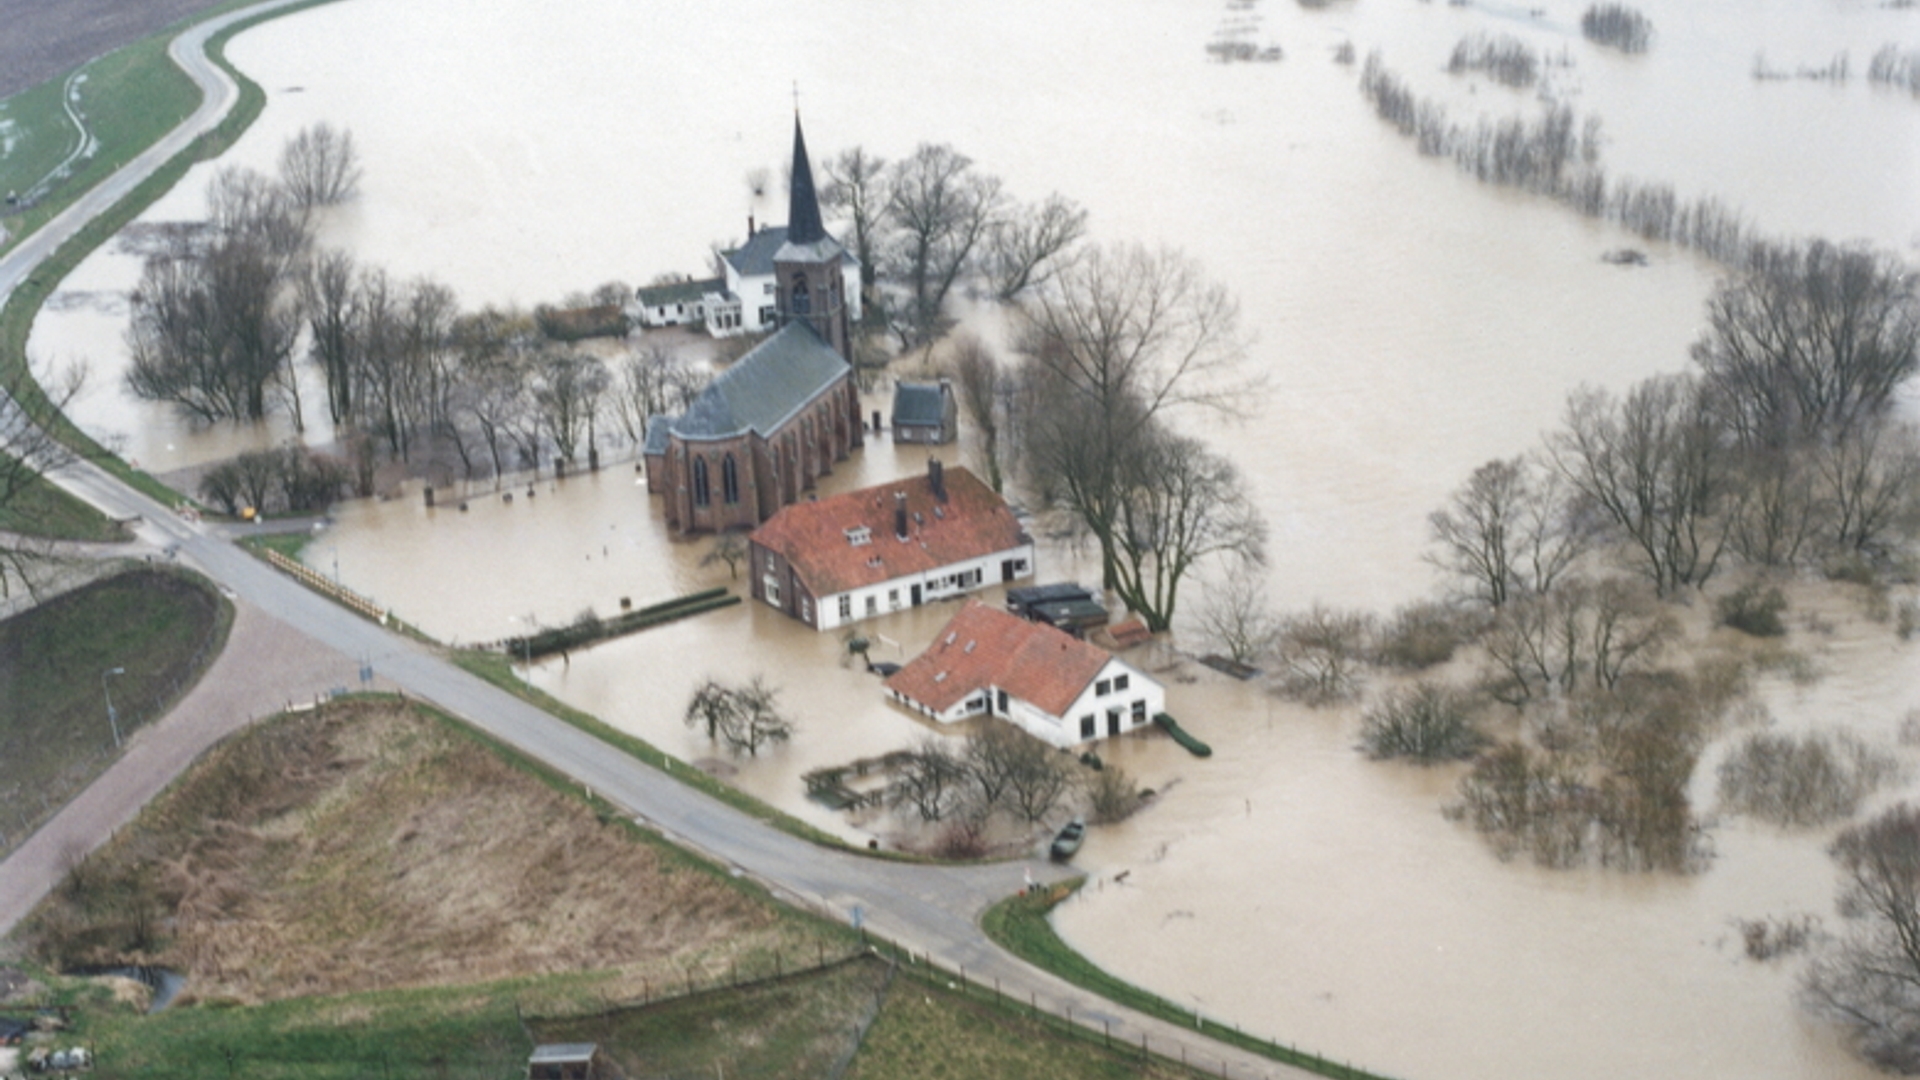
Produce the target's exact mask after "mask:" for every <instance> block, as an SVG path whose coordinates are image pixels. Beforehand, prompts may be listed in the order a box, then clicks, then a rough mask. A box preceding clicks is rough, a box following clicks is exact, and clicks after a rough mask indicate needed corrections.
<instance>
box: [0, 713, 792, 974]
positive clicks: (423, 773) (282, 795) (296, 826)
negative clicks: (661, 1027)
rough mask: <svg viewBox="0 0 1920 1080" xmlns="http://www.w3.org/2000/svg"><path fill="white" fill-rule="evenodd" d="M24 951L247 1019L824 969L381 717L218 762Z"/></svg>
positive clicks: (719, 893) (501, 764)
mask: <svg viewBox="0 0 1920 1080" xmlns="http://www.w3.org/2000/svg"><path fill="white" fill-rule="evenodd" d="M24 932H25V934H26V936H27V939H28V941H29V942H30V943H31V947H32V948H33V950H34V951H35V952H36V953H37V954H39V955H40V956H41V957H42V958H43V959H45V960H47V961H49V962H52V963H56V964H60V965H63V966H64V965H68V964H75V963H87V962H93V963H101V962H107V961H109V960H110V959H113V958H120V959H147V960H150V961H152V962H155V963H160V964H164V965H167V966H170V967H175V968H178V969H181V970H184V971H186V972H187V973H188V990H187V992H188V994H190V995H192V996H193V997H195V998H198V999H200V1000H203V1001H204V1000H220V999H229V1000H235V1001H242V1002H253V1001H264V1000H271V999H275V998H284V997H291V996H298V995H306V994H337V993H345V992H350V991H355V990H366V989H374V988H386V987H401V986H422V985H444V984H451V983H468V982H477V981H484V980H491V979H499V978H505V977H509V976H524V975H533V974H545V973H553V972H562V971H582V970H605V969H612V970H617V971H618V972H620V973H621V978H620V979H616V980H615V983H614V984H611V985H609V986H608V987H607V990H608V992H609V993H612V994H615V995H616V996H618V995H619V994H620V993H621V990H622V987H621V986H620V985H618V984H619V983H620V982H621V981H623V980H631V981H634V982H635V983H638V982H639V981H640V980H641V979H643V978H648V977H651V978H653V979H654V980H655V982H656V983H657V982H659V981H661V978H662V976H663V974H665V973H672V975H673V976H674V977H676V978H681V977H684V973H685V972H686V971H688V970H690V969H695V970H699V969H708V968H717V969H718V970H721V971H725V970H726V969H727V966H728V964H729V962H730V961H733V960H735V959H738V960H739V961H740V962H741V963H742V965H743V966H744V965H745V964H746V963H747V962H748V961H749V960H750V959H754V958H756V954H757V953H759V952H765V951H768V950H771V949H773V948H776V947H780V948H785V949H787V950H789V953H788V954H789V955H794V954H796V953H798V952H799V951H801V950H802V949H804V950H805V951H806V952H809V953H811V952H812V951H813V950H812V947H811V942H810V941H804V942H803V941H802V940H800V938H801V937H803V936H805V935H804V932H803V931H799V930H797V929H795V928H793V926H792V924H790V923H789V922H788V921H787V920H785V919H783V918H781V917H780V915H779V914H778V913H777V912H775V910H774V909H773V908H772V907H771V906H770V905H767V904H763V903H760V902H758V901H756V900H755V899H753V898H751V897H749V896H748V895H746V894H745V893H743V892H741V891H740V890H738V889H736V888H734V887H732V886H731V885H730V884H728V883H725V882H723V881H721V880H719V879H718V878H717V877H716V876H715V874H714V873H712V872H709V871H708V870H706V869H704V868H700V867H695V866H692V865H689V864H688V863H686V862H685V861H683V860H682V859H681V858H680V857H678V856H676V855H675V854H673V853H671V852H667V851H664V850H663V849H662V848H661V847H659V846H657V845H654V844H650V843H646V842H643V841H640V840H638V839H636V838H635V837H633V836H632V835H631V834H630V832H629V831H628V830H626V829H625V828H624V827H623V826H622V825H620V824H619V823H611V824H609V823H603V822H601V821H599V820H597V819H596V817H595V815H594V814H593V812H592V811H591V810H589V809H588V808H587V807H586V806H585V805H584V804H583V803H582V802H581V801H580V800H578V799H575V798H571V797H568V796H565V795H562V794H561V793H558V792H556V791H554V790H553V789H552V788H550V787H548V786H547V785H546V784H544V783H542V782H541V781H539V780H538V779H536V778H534V777H533V776H531V775H529V774H528V773H526V772H523V771H521V770H519V769H516V768H514V767H513V766H511V765H509V764H507V763H506V762H505V761H504V760H503V759H502V758H500V757H499V756H498V755H496V754H495V753H493V752H492V751H490V750H488V749H487V748H485V747H484V746H482V745H480V744H478V743H476V742H474V741H472V740H470V739H468V738H466V737H464V736H463V735H461V734H459V733H457V732H455V731H453V730H452V729H450V728H449V727H447V726H446V725H445V724H443V723H442V722H440V721H438V720H436V719H434V718H432V717H430V716H426V715H423V714H421V713H418V712H415V711H413V710H412V709H411V708H408V707H406V706H403V705H400V704H397V703H391V702H358V703H352V704H343V705H334V706H329V707H327V708H324V709H321V710H317V711H315V712H310V713H305V714H299V715H295V716H292V717H288V718H284V719H282V720H279V721H276V722H271V723H268V724H265V725H262V726H261V727H259V728H256V729H254V730H252V731H250V732H248V733H246V734H245V735H243V736H241V737H240V738H237V739H235V740H233V741H231V742H229V743H226V744H223V745H222V746H221V747H219V748H217V749H216V750H215V751H214V752H212V753H211V754H209V755H208V757H207V759H206V760H205V761H203V762H202V763H201V764H200V765H198V766H196V767H195V768H194V769H193V770H192V771H191V772H190V773H189V774H188V775H187V776H186V777H185V778H184V779H183V780H182V781H181V782H180V783H179V784H178V785H176V787H175V788H174V789H173V790H171V791H170V792H168V793H167V794H166V795H165V796H163V797H162V798H161V799H160V800H159V801H158V802H157V803H155V804H154V805H153V806H152V807H150V808H149V810H148V812H147V813H146V814H144V815H143V816H142V817H141V819H140V820H139V821H138V822H137V823H136V825H135V826H134V827H133V828H131V829H129V830H123V831H122V833H121V834H120V836H119V838H118V839H116V840H115V841H114V842H113V843H111V844H110V845H109V846H108V847H107V848H105V849H103V850H102V851H100V852H98V853H96V854H95V855H94V856H93V857H92V858H91V859H89V860H88V862H87V863H86V864H85V865H83V866H82V867H81V868H80V869H79V871H78V873H77V874H75V875H73V876H70V877H69V879H68V881H67V882H66V883H65V884H64V885H63V886H62V887H61V888H60V889H59V890H57V891H56V892H55V894H54V896H53V897H51V898H50V899H49V901H48V903H47V904H46V905H43V906H42V908H41V909H40V910H39V911H38V912H36V913H35V915H34V916H33V917H32V919H30V920H29V923H28V925H27V926H26V927H25V928H24ZM636 990H637V988H636ZM636 996H637V994H636Z"/></svg>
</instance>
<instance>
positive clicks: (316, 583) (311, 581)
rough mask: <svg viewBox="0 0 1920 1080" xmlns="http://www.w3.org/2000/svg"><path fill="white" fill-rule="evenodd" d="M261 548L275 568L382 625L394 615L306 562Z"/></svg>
mask: <svg viewBox="0 0 1920 1080" xmlns="http://www.w3.org/2000/svg"><path fill="white" fill-rule="evenodd" d="M261 550H262V551H263V552H265V554H266V556H267V561H268V562H269V563H272V564H273V565H274V567H275V568H277V569H279V570H282V571H285V572H286V573H288V574H291V575H292V576H293V578H294V580H296V581H298V582H299V583H300V584H302V585H305V586H306V587H307V588H309V589H312V590H313V591H315V592H317V593H320V594H321V595H323V596H328V597H331V598H332V599H334V600H337V601H339V602H340V603H342V604H345V605H346V606H347V607H350V608H352V609H353V610H355V611H357V612H359V613H360V614H362V615H365V616H366V617H367V618H369V619H372V620H373V621H374V622H377V623H379V624H380V625H381V626H385V625H387V620H388V619H389V618H390V617H391V616H392V612H389V611H388V610H386V609H385V608H383V607H381V606H380V605H379V604H376V603H374V602H373V599H372V598H371V597H366V596H362V595H360V594H359V593H357V592H354V591H353V590H352V589H349V588H347V587H346V586H344V585H341V584H340V583H339V582H337V581H334V580H332V579H331V578H328V577H326V576H325V575H323V574H320V573H318V572H317V571H315V570H314V569H313V568H312V567H310V566H308V565H306V564H305V563H301V562H296V561H294V560H293V559H289V558H287V557H286V556H285V555H282V554H280V553H279V552H277V551H275V550H273V549H272V548H262V549H261Z"/></svg>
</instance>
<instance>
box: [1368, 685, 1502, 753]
mask: <svg viewBox="0 0 1920 1080" xmlns="http://www.w3.org/2000/svg"><path fill="white" fill-rule="evenodd" d="M1486 742H1487V739H1486V736H1484V735H1482V734H1481V733H1480V731H1479V729H1478V728H1476V727H1475V726H1474V723H1473V701H1472V699H1471V698H1470V697H1468V695H1466V694H1464V693H1461V692H1460V691H1458V690H1454V689H1452V688H1450V687H1446V686H1441V685H1439V684H1438V683H1432V682H1426V681H1424V680H1423V681H1421V682H1418V683H1415V684H1414V685H1413V686H1411V687H1409V688H1407V689H1405V690H1396V691H1393V692H1392V693H1389V694H1388V695H1387V696H1386V697H1384V698H1383V699H1381V701H1380V702H1379V703H1378V704H1377V705H1375V706H1374V707H1373V708H1371V709H1368V710H1367V714H1366V717H1365V718H1364V719H1363V720H1362V721H1361V723H1360V746H1361V749H1363V750H1365V751H1366V753H1367V756H1368V757H1370V758H1373V759H1375V760H1382V759H1386V758H1399V757H1406V758H1412V759H1414V760H1415V761H1420V762H1436V761H1457V760H1461V759H1464V758H1470V757H1472V756H1473V755H1474V754H1475V753H1477V752H1478V751H1479V750H1480V748H1481V747H1482V746H1484V745H1486Z"/></svg>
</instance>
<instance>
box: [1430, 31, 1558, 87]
mask: <svg viewBox="0 0 1920 1080" xmlns="http://www.w3.org/2000/svg"><path fill="white" fill-rule="evenodd" d="M1447 70H1448V71H1449V72H1451V73H1453V74H1455V75H1458V74H1460V73H1461V72H1463V71H1484V72H1486V73H1487V75H1488V77H1489V78H1491V79H1493V81H1495V82H1497V83H1500V84H1501V85H1503V86H1532V85H1533V84H1534V83H1535V82H1536V81H1538V80H1539V78H1540V56H1539V54H1538V53H1536V52H1534V51H1533V49H1531V48H1530V47H1528V45H1527V43H1526V42H1524V41H1521V40H1520V39H1519V38H1516V37H1509V36H1507V35H1504V34H1503V35H1501V36H1499V37H1494V38H1490V37H1486V36H1484V35H1475V36H1473V37H1469V38H1462V39H1461V40H1460V42H1459V44H1457V45H1455V46H1454V47H1453V56H1452V58H1451V59H1449V60H1448V61H1447Z"/></svg>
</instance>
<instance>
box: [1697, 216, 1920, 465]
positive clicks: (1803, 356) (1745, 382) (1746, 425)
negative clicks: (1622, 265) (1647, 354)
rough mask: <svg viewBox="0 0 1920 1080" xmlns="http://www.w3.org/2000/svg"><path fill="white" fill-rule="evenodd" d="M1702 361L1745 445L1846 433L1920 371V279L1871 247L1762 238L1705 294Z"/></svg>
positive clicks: (1719, 407)
mask: <svg viewBox="0 0 1920 1080" xmlns="http://www.w3.org/2000/svg"><path fill="white" fill-rule="evenodd" d="M1693 359H1694V362H1695V363H1697V364H1699V365H1700V369H1701V372H1702V375H1703V377H1704V379H1705V381H1706V386H1707V389H1708V396H1709V398H1710V399H1711V400H1712V402H1713V404H1714V407H1715V409H1716V411H1718V412H1719V413H1720V414H1721V416H1722V419H1723V422H1724V423H1725V424H1726V425H1727V427H1728V428H1729V430H1731V431H1732V432H1733V433H1734V434H1735V435H1736V436H1737V437H1738V438H1739V439H1740V441H1741V443H1742V444H1743V445H1746V446H1765V447H1780V446H1785V445H1788V444H1791V443H1794V442H1798V441H1802V440H1819V439H1824V438H1829V437H1832V436H1835V435H1838V434H1841V433H1844V432H1846V431H1849V430H1852V429H1854V428H1856V427H1858V426H1860V425H1862V424H1864V423H1865V422H1866V421H1868V420H1871V419H1873V418H1874V417H1876V416H1878V415H1880V414H1881V413H1883V412H1885V411H1886V409H1887V407H1888V405H1889V403H1890V402H1891V401H1892V399H1893V393H1894V391H1895V390H1896V389H1898V388H1899V386H1900V384H1902V383H1903V382H1905V381H1906V380H1907V379H1909V378H1911V377H1912V376H1913V374H1914V372H1915V371H1916V370H1920V283H1917V282H1916V279H1915V276H1914V274H1913V273H1912V271H1910V270H1908V269H1907V268H1906V267H1905V266H1904V265H1902V264H1901V263H1900V262H1899V261H1898V260H1896V259H1894V258H1892V257H1891V256H1886V255H1881V254H1878V253H1875V252H1872V251H1868V250H1866V249H1863V248H1848V247H1836V246H1834V245H1832V244H1828V243H1825V242H1815V243H1811V244H1808V245H1805V246H1792V247H1776V246H1768V245H1756V247H1755V248H1754V251H1753V254H1752V255H1751V257H1750V259H1749V262H1748V265H1747V267H1746V269H1745V270H1744V271H1743V272H1742V273H1740V274H1737V275H1735V276H1734V277H1732V278H1729V279H1728V280H1726V281H1724V282H1722V283H1721V285H1720V287H1719V288H1718V289H1717V290H1716V291H1715V293H1714V295H1713V297H1712V298H1711V299H1709V300H1708V302H1707V331H1706V334H1705V335H1704V336H1703V337H1702V338H1701V339H1700V340H1699V341H1698V342H1696V343H1695V344H1694V346H1693Z"/></svg>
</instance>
